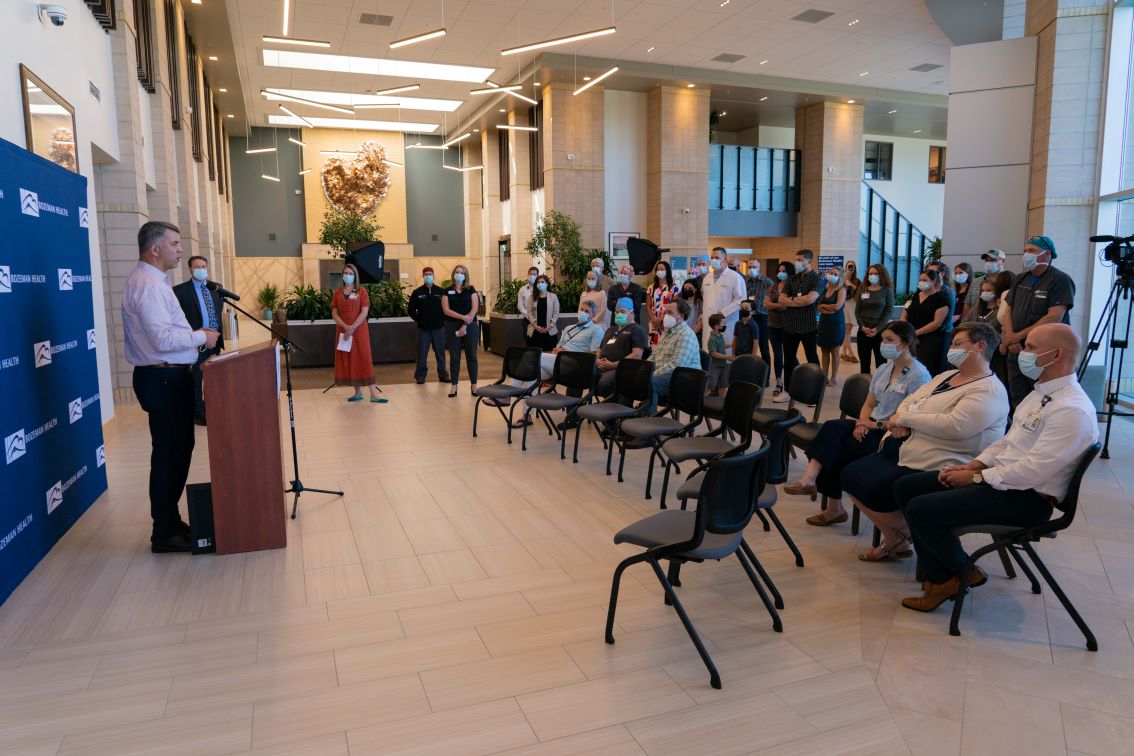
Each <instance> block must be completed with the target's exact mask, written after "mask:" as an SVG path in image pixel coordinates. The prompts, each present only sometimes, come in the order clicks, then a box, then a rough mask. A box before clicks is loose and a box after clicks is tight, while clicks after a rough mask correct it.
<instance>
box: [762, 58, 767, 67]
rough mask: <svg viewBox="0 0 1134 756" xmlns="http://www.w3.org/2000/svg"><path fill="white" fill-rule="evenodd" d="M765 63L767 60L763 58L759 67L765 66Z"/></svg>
mask: <svg viewBox="0 0 1134 756" xmlns="http://www.w3.org/2000/svg"><path fill="white" fill-rule="evenodd" d="M767 62H768V59H767V58H764V59H763V60H762V61H760V65H764V64H765V63H767Z"/></svg>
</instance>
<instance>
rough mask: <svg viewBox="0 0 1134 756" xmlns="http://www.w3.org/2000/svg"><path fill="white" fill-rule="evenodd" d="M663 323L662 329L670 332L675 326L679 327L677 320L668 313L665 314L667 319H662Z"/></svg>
mask: <svg viewBox="0 0 1134 756" xmlns="http://www.w3.org/2000/svg"><path fill="white" fill-rule="evenodd" d="M661 322H662V327H663V328H665V329H666V330H667V331H668V330H669V329H670V328H673V327H674V326H675V325H677V318H675V317H673V316H672V315H670V314H669V313H668V312H667V313H666V314H665V317H663V318H662V320H661Z"/></svg>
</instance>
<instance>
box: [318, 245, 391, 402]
mask: <svg viewBox="0 0 1134 756" xmlns="http://www.w3.org/2000/svg"><path fill="white" fill-rule="evenodd" d="M357 282H358V269H356V268H355V267H354V266H353V265H350V264H347V265H345V266H343V285H342V286H340V287H339V288H338V289H335V293H334V296H332V297H331V317H332V318H333V319H334V321H335V325H336V328H335V383H336V384H337V385H339V386H354V395H353V396H351V397H349V398H348V399H347V401H348V402H357V401H361V400H362V397H363V395H362V387H363V386H369V387H370V401H372V402H385V401H386V399H385V398H383V397H380V396H378V394H379V393H380V392H381V389H380V388H378V385H377V384H376V383H375V382H374V361H373V360H372V359H371V358H370V333H369V331H367V329H366V318H367V316H368V315H369V313H370V297H369V296H368V295H367V294H366V289H363V288H361V287H359V286H358V284H357ZM348 337H349V338H350V340H351V341H350V351H343V350H342V349H341V348H340V345H341V344H343V342H344V341H345V339H346V338H348Z"/></svg>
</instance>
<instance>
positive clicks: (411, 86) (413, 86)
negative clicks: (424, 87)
mask: <svg viewBox="0 0 1134 756" xmlns="http://www.w3.org/2000/svg"><path fill="white" fill-rule="evenodd" d="M419 89H421V85H420V84H406V85H405V86H404V87H390V88H389V89H379V90H378V91H377V92H375V93H374V94H376V95H379V96H381V95H392V94H401V93H402V92H416V91H417V90H419Z"/></svg>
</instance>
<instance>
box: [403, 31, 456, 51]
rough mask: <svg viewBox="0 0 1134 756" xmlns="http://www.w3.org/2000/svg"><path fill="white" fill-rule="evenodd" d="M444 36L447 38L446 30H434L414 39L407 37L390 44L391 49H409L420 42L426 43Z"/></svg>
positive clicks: (418, 35)
mask: <svg viewBox="0 0 1134 756" xmlns="http://www.w3.org/2000/svg"><path fill="white" fill-rule="evenodd" d="M444 36H445V30H444V29H434V30H433V31H430V32H425V33H424V34H417V35H415V36H413V37H405V38H403V39H396V40H394V41H393V42H391V43H390V49H391V50H396V49H398V48H399V47H408V46H409V45H416V44H417V43H418V42H425V41H427V40H430V39H437V38H438V37H444Z"/></svg>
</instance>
